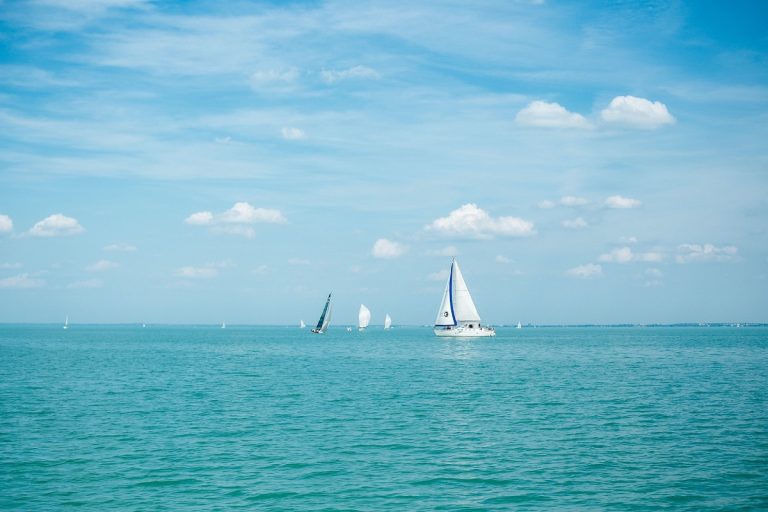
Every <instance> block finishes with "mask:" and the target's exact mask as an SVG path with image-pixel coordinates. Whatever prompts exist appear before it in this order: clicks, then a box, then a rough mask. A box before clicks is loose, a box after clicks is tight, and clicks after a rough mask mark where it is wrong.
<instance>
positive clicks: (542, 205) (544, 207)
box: [538, 199, 557, 210]
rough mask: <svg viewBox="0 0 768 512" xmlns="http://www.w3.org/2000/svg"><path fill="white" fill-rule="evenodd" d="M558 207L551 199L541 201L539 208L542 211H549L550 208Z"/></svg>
mask: <svg viewBox="0 0 768 512" xmlns="http://www.w3.org/2000/svg"><path fill="white" fill-rule="evenodd" d="M555 206H557V204H556V203H555V202H554V201H550V200H549V199H545V200H544V201H539V204H538V207H539V208H541V209H542V210H548V209H550V208H554V207H555Z"/></svg>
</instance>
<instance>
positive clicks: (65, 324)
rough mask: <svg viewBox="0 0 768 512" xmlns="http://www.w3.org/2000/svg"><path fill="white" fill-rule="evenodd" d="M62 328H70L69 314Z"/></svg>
mask: <svg viewBox="0 0 768 512" xmlns="http://www.w3.org/2000/svg"><path fill="white" fill-rule="evenodd" d="M61 328H62V329H69V315H67V318H65V319H64V325H62V326H61Z"/></svg>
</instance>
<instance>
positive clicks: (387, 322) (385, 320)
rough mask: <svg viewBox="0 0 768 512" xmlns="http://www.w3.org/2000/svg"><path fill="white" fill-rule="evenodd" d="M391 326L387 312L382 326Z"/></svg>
mask: <svg viewBox="0 0 768 512" xmlns="http://www.w3.org/2000/svg"><path fill="white" fill-rule="evenodd" d="M390 327H392V319H391V318H390V317H389V313H387V316H386V317H385V318H384V328H385V329H389V328H390Z"/></svg>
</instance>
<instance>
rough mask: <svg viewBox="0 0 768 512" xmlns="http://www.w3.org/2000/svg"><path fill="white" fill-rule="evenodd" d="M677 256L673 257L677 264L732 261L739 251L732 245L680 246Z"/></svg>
mask: <svg viewBox="0 0 768 512" xmlns="http://www.w3.org/2000/svg"><path fill="white" fill-rule="evenodd" d="M677 250H678V252H679V254H678V255H677V256H676V257H675V261H677V262H678V263H693V262H697V261H719V262H722V261H734V260H736V258H737V257H738V254H739V250H738V248H736V247H735V246H733V245H726V246H723V247H717V246H715V245H713V244H682V245H679V246H678V248H677Z"/></svg>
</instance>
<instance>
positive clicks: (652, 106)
mask: <svg viewBox="0 0 768 512" xmlns="http://www.w3.org/2000/svg"><path fill="white" fill-rule="evenodd" d="M600 117H601V118H602V120H603V121H604V122H606V123H615V124H621V125H625V126H631V127H635V128H646V129H653V128H658V127H659V126H663V125H665V124H674V123H675V118H674V117H673V116H672V114H670V113H669V111H668V110H667V106H666V105H664V104H663V103H661V102H659V101H654V102H651V101H649V100H647V99H645V98H637V97H635V96H616V97H615V98H613V100H611V104H610V105H609V106H608V107H607V108H606V109H604V110H603V111H602V112H601V113H600Z"/></svg>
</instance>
